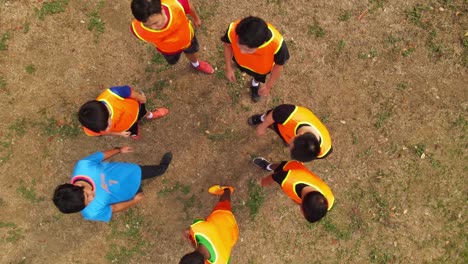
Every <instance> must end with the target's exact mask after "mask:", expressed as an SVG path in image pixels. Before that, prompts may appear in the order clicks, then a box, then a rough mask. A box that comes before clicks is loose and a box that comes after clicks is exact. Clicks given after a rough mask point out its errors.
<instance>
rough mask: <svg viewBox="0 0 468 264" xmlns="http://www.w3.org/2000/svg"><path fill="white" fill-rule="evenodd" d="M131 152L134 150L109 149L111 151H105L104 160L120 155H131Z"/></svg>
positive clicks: (122, 148)
mask: <svg viewBox="0 0 468 264" xmlns="http://www.w3.org/2000/svg"><path fill="white" fill-rule="evenodd" d="M130 152H133V148H131V147H127V146H123V147H116V148H113V149H109V150H104V151H103V152H102V153H104V160H106V159H110V158H111V157H113V156H115V155H117V154H119V153H130Z"/></svg>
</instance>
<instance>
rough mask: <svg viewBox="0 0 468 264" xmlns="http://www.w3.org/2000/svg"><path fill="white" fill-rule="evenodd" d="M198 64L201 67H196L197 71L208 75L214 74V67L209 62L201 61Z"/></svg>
mask: <svg viewBox="0 0 468 264" xmlns="http://www.w3.org/2000/svg"><path fill="white" fill-rule="evenodd" d="M198 63H199V64H200V65H198V67H195V69H197V70H199V71H201V72H204V73H206V74H212V73H213V72H214V69H213V67H211V65H210V64H209V63H208V62H206V61H201V60H199V61H198Z"/></svg>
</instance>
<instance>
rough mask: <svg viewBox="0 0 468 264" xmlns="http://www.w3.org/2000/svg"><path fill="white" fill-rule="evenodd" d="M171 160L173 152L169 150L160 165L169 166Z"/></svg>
mask: <svg viewBox="0 0 468 264" xmlns="http://www.w3.org/2000/svg"><path fill="white" fill-rule="evenodd" d="M171 161H172V152H167V153H166V154H164V155H163V157H162V158H161V162H160V163H159V165H163V166H166V167H167V166H169V163H171Z"/></svg>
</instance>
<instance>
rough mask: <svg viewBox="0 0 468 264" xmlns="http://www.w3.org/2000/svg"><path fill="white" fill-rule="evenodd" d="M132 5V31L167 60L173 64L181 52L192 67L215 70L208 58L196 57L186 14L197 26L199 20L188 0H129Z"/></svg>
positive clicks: (193, 33) (195, 42) (193, 39)
mask: <svg viewBox="0 0 468 264" xmlns="http://www.w3.org/2000/svg"><path fill="white" fill-rule="evenodd" d="M131 9H132V13H133V16H134V17H135V20H133V22H132V26H131V31H132V33H133V34H134V35H135V36H136V37H137V38H139V39H140V40H142V41H145V42H150V43H152V44H153V45H154V46H155V47H156V49H157V50H158V51H159V53H161V54H162V55H163V56H164V58H165V59H166V61H167V63H169V64H170V65H174V64H176V63H177V62H178V61H179V58H180V54H182V52H183V53H184V54H185V56H186V57H187V58H188V60H189V61H190V63H191V64H192V66H193V67H194V68H195V69H197V70H199V71H201V72H204V73H207V74H212V73H213V72H214V69H213V67H212V66H211V65H210V64H209V63H208V62H206V61H201V60H198V56H197V52H198V50H199V49H200V48H199V44H198V41H197V38H196V37H195V31H194V29H193V26H192V23H191V22H190V20H189V19H188V17H187V15H189V16H191V17H192V19H193V23H194V24H195V26H196V27H200V26H201V20H200V17H199V16H198V14H197V12H196V10H195V8H194V7H193V5H192V4H191V3H190V1H189V0H132V3H131Z"/></svg>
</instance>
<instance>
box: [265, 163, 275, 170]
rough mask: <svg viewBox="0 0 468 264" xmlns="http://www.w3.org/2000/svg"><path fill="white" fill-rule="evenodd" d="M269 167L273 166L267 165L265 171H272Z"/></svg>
mask: <svg viewBox="0 0 468 264" xmlns="http://www.w3.org/2000/svg"><path fill="white" fill-rule="evenodd" d="M271 165H273V164H271V163H270V164H268V165H267V166H266V169H267V170H269V171H272V169H271Z"/></svg>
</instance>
